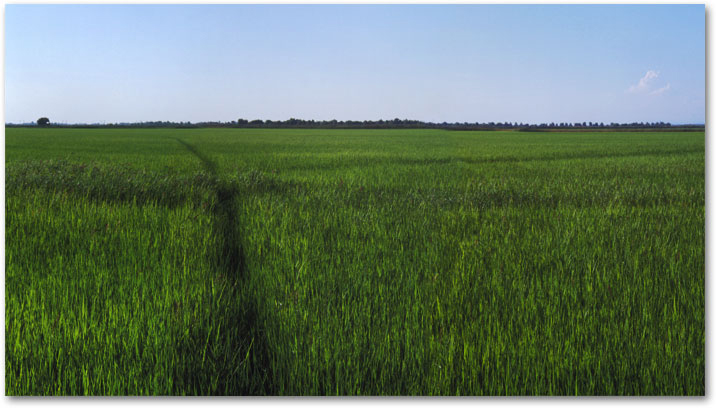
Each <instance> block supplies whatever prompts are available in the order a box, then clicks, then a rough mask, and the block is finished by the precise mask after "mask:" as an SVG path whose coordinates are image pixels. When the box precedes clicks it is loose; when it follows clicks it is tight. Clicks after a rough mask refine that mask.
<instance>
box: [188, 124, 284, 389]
mask: <svg viewBox="0 0 716 408" xmlns="http://www.w3.org/2000/svg"><path fill="white" fill-rule="evenodd" d="M176 140H177V141H178V142H179V143H181V144H182V145H184V146H185V147H186V148H187V150H189V151H190V152H191V153H192V154H193V155H194V156H196V157H197V158H198V159H199V160H200V161H201V162H202V165H203V166H204V168H205V169H206V171H207V172H208V173H209V174H210V176H211V185H212V187H213V189H214V191H215V192H216V204H215V205H214V206H213V208H212V211H211V213H212V225H213V234H214V236H215V237H216V242H218V243H219V245H218V247H217V250H216V252H215V255H214V259H213V260H212V263H213V264H214V265H216V267H217V274H218V276H219V277H220V278H221V279H226V280H228V281H229V282H230V287H231V289H232V291H231V292H230V293H229V295H231V296H232V297H233V298H234V300H235V302H236V303H235V304H236V305H239V306H238V308H232V310H233V311H227V313H229V314H232V316H230V318H229V319H227V320H228V322H230V323H233V324H234V325H235V326H234V327H230V328H225V329H224V330H225V332H227V333H232V334H238V336H236V337H234V336H231V335H229V337H228V338H226V339H223V340H222V341H219V342H218V343H223V344H225V345H226V349H225V350H224V351H225V352H226V353H227V356H215V359H216V360H221V361H235V360H234V359H232V358H228V357H229V356H228V355H230V354H235V353H236V352H237V350H242V349H246V352H245V358H244V362H245V363H248V365H247V367H245V368H246V369H244V370H241V371H243V372H242V373H239V372H237V371H238V370H237V369H238V368H239V367H236V369H234V368H232V367H225V369H227V370H230V371H229V372H231V373H232V374H231V375H230V376H229V377H228V378H225V377H224V376H225V375H226V371H225V370H217V371H216V372H215V373H208V374H209V375H215V376H217V377H219V376H221V377H222V378H217V380H218V381H219V382H224V384H223V386H220V387H218V388H217V389H216V391H217V392H218V393H220V394H226V395H251V394H254V395H255V394H267V393H268V392H269V391H270V376H269V373H268V367H269V362H268V348H267V344H266V341H265V339H264V338H263V333H264V332H265V331H264V330H262V329H261V327H260V326H261V319H260V316H259V305H258V302H257V291H256V290H255V288H253V287H252V286H251V283H250V279H249V278H250V276H249V274H248V272H247V270H246V255H245V253H244V249H243V245H242V242H241V236H240V234H239V232H238V230H239V222H240V220H239V219H238V216H237V214H238V211H237V209H238V207H239V198H240V191H239V188H238V186H236V185H235V184H232V183H230V182H228V181H226V180H225V179H223V178H222V177H221V174H220V171H219V166H218V165H217V164H216V162H215V161H213V160H212V159H211V158H210V157H208V156H207V155H205V154H204V153H203V152H201V151H200V150H199V149H198V148H197V147H196V146H194V145H192V144H189V143H187V142H186V141H184V140H181V139H178V138H177V139H176ZM235 311H239V312H240V313H239V315H235ZM219 327H220V326H219ZM217 330H219V329H217ZM217 337H218V336H217ZM247 344H248V347H247V346H246V345H247ZM232 376H233V377H235V378H232Z"/></svg>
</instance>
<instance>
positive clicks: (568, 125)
mask: <svg viewBox="0 0 716 408" xmlns="http://www.w3.org/2000/svg"><path fill="white" fill-rule="evenodd" d="M6 126H7V127H19V126H20V127H24V126H52V127H74V128H98V127H101V128H242V129H243V128H247V129H261V128H270V129H276V128H279V129H283V128H286V129H448V130H503V129H517V130H523V131H543V130H555V129H569V130H575V129H664V128H672V126H671V123H668V122H631V123H615V122H612V123H604V122H581V123H580V122H550V123H539V124H534V123H522V122H482V123H481V122H472V123H470V122H450V123H449V122H441V123H435V122H423V121H419V120H409V119H398V118H396V119H392V120H382V119H381V120H364V121H357V120H346V121H339V120H304V119H295V118H291V119H288V120H283V121H281V120H261V119H254V120H248V119H237V120H232V121H228V122H219V121H212V122H195V123H192V122H170V121H152V122H134V123H91V124H61V123H50V121H49V119H47V118H44V117H43V118H40V119H38V121H37V123H36V124H35V123H25V124H6ZM678 128H679V129H683V128H695V129H703V128H704V125H679V126H678Z"/></svg>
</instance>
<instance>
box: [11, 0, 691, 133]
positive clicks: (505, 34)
mask: <svg viewBox="0 0 716 408" xmlns="http://www.w3.org/2000/svg"><path fill="white" fill-rule="evenodd" d="M40 116H47V117H49V118H50V119H51V120H52V121H58V122H59V121H61V122H67V123H89V122H106V123H111V122H135V121H145V120H170V121H192V122H197V121H208V120H221V121H228V120H236V119H238V118H246V119H272V120H283V119H288V118H290V117H296V118H302V119H316V120H330V119H338V120H348V119H354V120H365V119H381V118H382V119H391V118H395V117H398V118H401V119H405V118H409V119H418V120H425V121H435V122H443V121H447V122H454V121H459V122H465V121H468V122H475V121H479V122H489V121H494V122H502V121H510V122H530V123H539V122H551V121H555V122H577V121H578V122H584V121H587V122H589V121H601V122H612V121H615V122H632V121H649V122H652V121H669V122H672V123H703V122H704V119H705V11H704V6H703V5H636V6H627V5H581V6H580V5H552V6H540V5H529V6H517V5H505V6H498V5H353V6H345V5H343V6H331V5H310V6H297V5H233V6H228V5H216V6H206V5H201V6H190V5H179V6H149V5H115V6H108V5H100V6H92V5H6V9H5V121H6V122H8V123H18V122H26V121H35V120H36V119H37V118H38V117H40Z"/></svg>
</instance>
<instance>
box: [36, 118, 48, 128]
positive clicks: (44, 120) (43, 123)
mask: <svg viewBox="0 0 716 408" xmlns="http://www.w3.org/2000/svg"><path fill="white" fill-rule="evenodd" d="M49 124H50V119H47V118H45V117H42V118H40V119H38V120H37V126H47V125H49Z"/></svg>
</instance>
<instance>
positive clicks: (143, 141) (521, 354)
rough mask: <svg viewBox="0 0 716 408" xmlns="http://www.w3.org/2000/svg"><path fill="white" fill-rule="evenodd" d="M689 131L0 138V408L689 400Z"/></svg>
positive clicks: (52, 133)
mask: <svg viewBox="0 0 716 408" xmlns="http://www.w3.org/2000/svg"><path fill="white" fill-rule="evenodd" d="M704 160H705V149H704V134H703V133H694V132H691V133H674V132H670V133H657V132H649V133H634V132H629V133H616V132H615V133H603V132H602V133H584V132H580V133H519V132H449V131H438V130H388V131H386V130H380V131H371V130H340V131H337V130H263V129H262V130H231V129H203V130H169V129H164V130H139V129H133V130H102V129H88V130H76V129H6V180H5V183H6V232H5V233H6V260H5V262H6V272H5V290H6V292H5V322H6V323H5V341H6V350H5V353H6V361H5V365H6V375H5V387H6V392H7V394H8V395H167V394H169V395H186V394H188V395H214V394H231V395H237V394H239V395H246V394H252V395H253V394H259V395H262V394H269V395H334V394H337V395H704V393H705V383H704V382H705V351H704V343H705V319H704V314H705V301H704V291H705V288H704V274H705V271H704V265H705V263H704V256H705V255H704V232H705V231H704V230H705V227H704V222H705V208H704V201H705V199H704V180H705V162H704Z"/></svg>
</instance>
